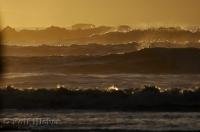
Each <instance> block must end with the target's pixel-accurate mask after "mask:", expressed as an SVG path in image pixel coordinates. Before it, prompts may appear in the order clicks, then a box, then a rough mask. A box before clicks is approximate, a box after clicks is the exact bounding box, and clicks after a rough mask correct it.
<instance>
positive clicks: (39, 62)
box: [3, 48, 200, 74]
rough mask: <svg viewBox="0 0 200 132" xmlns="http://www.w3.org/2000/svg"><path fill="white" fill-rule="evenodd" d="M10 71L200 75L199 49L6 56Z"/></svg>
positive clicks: (154, 49) (5, 59)
mask: <svg viewBox="0 0 200 132" xmlns="http://www.w3.org/2000/svg"><path fill="white" fill-rule="evenodd" d="M3 60H4V62H5V64H6V69H5V70H6V71H7V72H62V73H63V72H64V73H90V74H98V73H100V74H104V73H108V74H113V73H145V74H160V73H162V74H165V73H166V74H168V73H169V74H170V73H172V74H181V73H192V74H197V73H200V68H199V67H200V49H195V48H175V49H174V48H152V49H151V48H150V49H143V50H141V51H137V52H131V53H126V54H112V55H105V56H78V57H55V56H54V57H53V56H52V57H5V58H4V59H3Z"/></svg>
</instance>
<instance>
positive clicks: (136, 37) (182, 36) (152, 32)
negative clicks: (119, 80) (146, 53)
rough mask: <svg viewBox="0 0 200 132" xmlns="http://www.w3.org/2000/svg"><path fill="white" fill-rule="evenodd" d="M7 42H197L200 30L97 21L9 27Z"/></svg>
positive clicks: (24, 43)
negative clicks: (99, 23)
mask: <svg viewBox="0 0 200 132" xmlns="http://www.w3.org/2000/svg"><path fill="white" fill-rule="evenodd" d="M2 32H3V34H4V44H8V45H34V46H38V45H42V44H46V45H65V46H66V45H70V44H89V43H97V44H124V43H125V44H126V43H130V42H146V43H150V42H170V43H188V42H194V43H197V42H199V40H200V30H199V28H197V30H196V31H190V30H184V29H181V28H176V27H166V28H163V27H161V28H150V29H145V30H142V29H131V28H130V27H128V26H120V27H118V28H115V27H108V26H100V27H95V26H94V25H74V26H72V29H65V28H61V27H55V26H51V27H48V28H46V29H37V30H20V31H16V30H15V29H14V28H11V27H6V28H5V29H3V30H2Z"/></svg>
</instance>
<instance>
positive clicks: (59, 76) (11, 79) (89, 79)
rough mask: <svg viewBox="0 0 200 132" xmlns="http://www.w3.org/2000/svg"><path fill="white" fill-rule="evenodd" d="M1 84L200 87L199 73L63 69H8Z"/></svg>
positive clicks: (23, 86) (67, 86)
mask: <svg viewBox="0 0 200 132" xmlns="http://www.w3.org/2000/svg"><path fill="white" fill-rule="evenodd" d="M2 78H3V81H1V83H0V86H1V87H2V86H6V85H14V86H15V87H17V88H56V86H57V85H64V86H65V87H66V88H70V89H75V88H79V89H94V88H97V89H104V88H107V87H109V86H111V85H113V84H114V85H116V86H117V87H119V88H121V89H124V88H142V87H144V85H149V84H150V85H157V86H159V87H161V88H181V89H187V88H195V87H200V74H177V75H176V74H168V75H156V74H155V75H154V74H104V75H103V74H101V75H100V74H63V73H43V72H41V73H5V74H3V75H2Z"/></svg>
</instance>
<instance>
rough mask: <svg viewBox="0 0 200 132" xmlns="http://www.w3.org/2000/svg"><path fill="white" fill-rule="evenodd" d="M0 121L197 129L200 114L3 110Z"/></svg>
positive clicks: (82, 127) (104, 127)
mask: <svg viewBox="0 0 200 132" xmlns="http://www.w3.org/2000/svg"><path fill="white" fill-rule="evenodd" d="M0 122H1V125H5V124H6V123H7V124H10V125H18V126H20V127H19V128H25V129H37V130H38V129H39V130H43V129H51V130H113V131H114V130H141V131H143V130H148V131H171V130H174V131H175V130H176V131H196V130H200V113H195V112H188V113H181V112H173V113H170V112H120V111H116V112H115V111H112V112H111V111H110V112H106V111H84V110H78V111H77V110H37V111H36V110H34V111H22V110H21V111H19V110H3V111H1V113H0Z"/></svg>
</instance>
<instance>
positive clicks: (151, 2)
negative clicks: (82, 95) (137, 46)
mask: <svg viewBox="0 0 200 132" xmlns="http://www.w3.org/2000/svg"><path fill="white" fill-rule="evenodd" d="M0 16H1V18H0V19H1V23H2V25H3V26H8V25H9V26H12V27H47V26H51V25H55V26H63V27H66V26H69V25H73V24H76V23H92V24H95V25H110V26H111V25H113V26H115V25H131V26H138V25H139V26H140V25H155V26H157V25H163V26H164V25H176V26H182V25H189V26H190V25H196V26H200V0H0Z"/></svg>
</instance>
